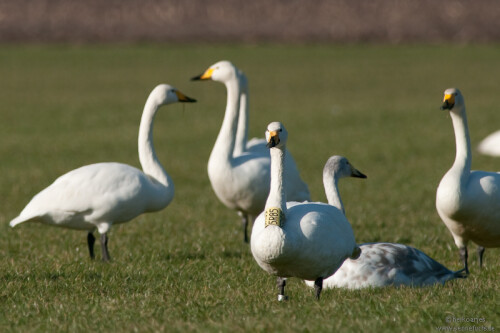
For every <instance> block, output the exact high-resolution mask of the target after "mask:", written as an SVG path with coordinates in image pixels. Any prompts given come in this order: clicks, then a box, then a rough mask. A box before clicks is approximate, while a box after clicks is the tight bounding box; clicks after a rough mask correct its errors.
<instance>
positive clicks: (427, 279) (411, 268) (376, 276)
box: [306, 243, 466, 289]
mask: <svg viewBox="0 0 500 333" xmlns="http://www.w3.org/2000/svg"><path fill="white" fill-rule="evenodd" d="M359 247H360V249H361V255H360V257H359V258H358V259H356V260H351V259H347V260H346V261H344V263H343V264H342V266H341V267H340V268H339V269H338V270H337V271H336V272H335V273H334V274H333V275H332V276H330V277H329V278H327V279H325V280H324V281H323V287H324V288H327V289H330V288H347V289H362V288H370V287H371V288H375V287H386V286H394V287H397V286H412V287H424V286H430V285H434V284H444V283H445V282H446V281H449V280H453V279H457V278H465V277H466V275H463V274H462V273H463V271H464V270H463V269H462V270H460V271H457V272H453V271H450V270H449V269H448V268H446V267H445V266H443V265H442V264H440V263H439V262H437V261H436V260H434V259H432V258H431V257H429V256H428V255H426V254H425V253H423V252H422V251H419V250H417V249H415V248H413V247H411V246H407V245H403V244H394V243H367V244H361V245H360V246H359ZM306 283H307V284H308V285H309V286H310V287H312V284H311V283H310V282H309V281H306Z"/></svg>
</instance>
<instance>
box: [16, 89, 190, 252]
mask: <svg viewBox="0 0 500 333" xmlns="http://www.w3.org/2000/svg"><path fill="white" fill-rule="evenodd" d="M175 102H195V100H194V99H191V98H189V97H187V96H185V95H183V94H182V93H181V92H180V91H178V90H177V89H175V88H173V87H171V86H169V85H166V84H160V85H158V86H157V87H156V88H154V89H153V91H152V92H151V94H150V95H149V97H148V99H147V101H146V105H145V107H144V112H143V114H142V119H141V124H140V128H139V159H140V162H141V165H142V169H143V171H141V170H139V169H136V168H134V167H132V166H130V165H127V164H121V163H113V162H110V163H97V164H90V165H86V166H83V167H81V168H78V169H75V170H72V171H70V172H68V173H66V174H64V175H62V176H61V177H59V178H58V179H56V180H55V181H54V183H52V184H51V185H50V186H49V187H47V188H45V189H44V190H43V191H41V192H40V193H38V194H37V195H35V196H34V197H33V199H31V201H30V202H29V203H28V205H27V206H26V207H25V208H24V209H23V211H22V212H21V214H19V216H18V217H16V218H15V219H13V220H12V221H11V222H10V226H11V227H14V226H16V225H18V224H20V223H23V222H41V223H45V224H49V225H54V226H58V227H64V228H70V229H80V230H88V231H89V233H88V237H87V242H88V246H89V252H90V257H91V258H92V259H93V258H94V242H95V237H94V235H93V231H94V230H95V229H97V230H98V232H99V233H100V234H101V250H102V259H103V260H104V261H109V260H110V256H109V252H108V248H107V243H108V237H107V232H108V230H109V229H110V227H111V225H112V224H114V223H124V222H128V221H130V220H131V219H133V218H134V217H136V216H138V215H140V214H142V213H145V212H154V211H158V210H161V209H163V208H165V207H166V206H167V205H168V204H169V203H170V202H171V201H172V199H173V197H174V184H173V182H172V180H171V178H170V176H169V175H168V174H167V173H166V172H165V170H164V169H163V167H162V165H161V164H160V162H159V161H158V158H157V156H156V153H155V149H154V147H153V119H154V117H155V114H156V111H158V109H159V107H160V106H162V105H167V104H171V103H175Z"/></svg>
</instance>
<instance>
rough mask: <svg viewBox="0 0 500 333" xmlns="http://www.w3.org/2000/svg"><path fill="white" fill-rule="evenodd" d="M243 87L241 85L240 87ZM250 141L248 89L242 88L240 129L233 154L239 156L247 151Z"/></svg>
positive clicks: (239, 116) (239, 117)
mask: <svg viewBox="0 0 500 333" xmlns="http://www.w3.org/2000/svg"><path fill="white" fill-rule="evenodd" d="M240 89H241V87H240ZM247 141H248V89H247V88H243V89H241V90H240V108H239V115H238V129H237V132H236V140H235V145H234V154H233V156H235V157H236V156H239V155H241V154H242V153H244V152H245V151H246V149H247V148H246V146H247Z"/></svg>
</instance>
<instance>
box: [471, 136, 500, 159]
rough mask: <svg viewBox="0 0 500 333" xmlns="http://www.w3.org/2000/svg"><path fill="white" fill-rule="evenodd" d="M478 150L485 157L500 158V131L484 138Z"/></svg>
mask: <svg viewBox="0 0 500 333" xmlns="http://www.w3.org/2000/svg"><path fill="white" fill-rule="evenodd" d="M477 150H478V151H479V152H480V153H481V154H484V155H490V156H495V157H497V156H500V131H496V132H493V133H491V134H490V135H488V136H487V137H486V138H484V139H483V140H482V141H481V142H480V143H479V145H478V146H477Z"/></svg>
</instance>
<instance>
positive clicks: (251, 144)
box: [233, 69, 295, 163]
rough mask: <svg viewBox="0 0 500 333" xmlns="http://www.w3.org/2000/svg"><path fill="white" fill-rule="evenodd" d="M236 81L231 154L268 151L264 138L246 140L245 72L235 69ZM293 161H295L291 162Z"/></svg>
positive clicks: (246, 83)
mask: <svg viewBox="0 0 500 333" xmlns="http://www.w3.org/2000/svg"><path fill="white" fill-rule="evenodd" d="M237 71H238V83H239V89H240V100H239V103H240V104H239V115H238V126H237V129H236V139H235V143H234V151H233V156H239V155H241V154H242V153H244V152H248V151H259V150H262V151H265V152H266V154H267V153H268V151H267V147H266V144H267V142H266V140H265V139H259V138H252V139H251V140H248V118H249V114H248V113H249V94H248V79H247V76H246V75H245V73H244V72H243V71H242V70H240V69H237ZM293 163H295V162H293Z"/></svg>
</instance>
